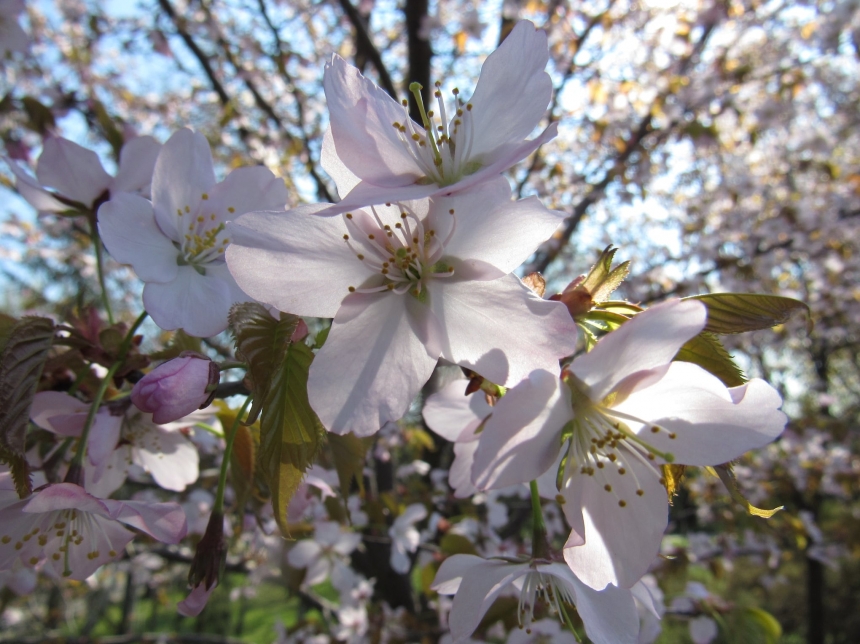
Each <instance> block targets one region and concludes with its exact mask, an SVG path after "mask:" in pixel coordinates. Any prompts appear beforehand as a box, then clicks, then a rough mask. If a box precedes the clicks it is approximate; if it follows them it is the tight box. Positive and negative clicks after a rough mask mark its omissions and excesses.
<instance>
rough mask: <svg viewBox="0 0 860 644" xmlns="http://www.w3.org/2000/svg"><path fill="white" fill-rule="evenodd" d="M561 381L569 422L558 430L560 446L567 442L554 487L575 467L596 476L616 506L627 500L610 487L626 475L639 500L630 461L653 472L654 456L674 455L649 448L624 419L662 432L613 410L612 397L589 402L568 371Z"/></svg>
mask: <svg viewBox="0 0 860 644" xmlns="http://www.w3.org/2000/svg"><path fill="white" fill-rule="evenodd" d="M563 379H564V382H565V384H567V386H568V389H569V390H570V401H571V405H572V407H573V419H571V420H570V422H568V423H567V425H565V427H564V429H563V430H562V443H565V442H567V443H568V448H567V454H566V456H564V457H563V459H562V464H561V466H560V467H559V471H558V477H557V480H556V484H557V486H558V488H559V489H561V487H562V485H563V483H564V479H565V477H566V476H570V474H569V473H571V472H572V471H573V469H572V468H574V467H578V468H579V473H580V474H584V475H586V476H592V477H596V479H597V480H598V482H599V483H602V484H603V489H604V490H606V492H608V493H610V494H612V495H613V497H614V498H615V499H616V501H617V503H618V506H619V507H622V508H623V507H626V506H627V504H628V503H629V502H630V500H631V499H629V498H624V497H623V496H622V495H621V494H620V490H618V489H615V488H613V485H612V483H613V481H614V480H616V479H615V476H616V475H618V476H626V475H628V474H629V475H630V476H631V477H632V478H633V481H634V484H635V494H636V496H638V497H641V496H643V495H644V494H645V492H644V490H643V489H642V485H640V483H639V480H638V478H637V476H636V471H635V469H634V468H633V467H631V466H630V464H631V462H633V461H639V462H641V463H644V464H645V465H647V466H648V467H649V468H650V469H654V468H655V467H656V464H655V463H654V460H655V459H656V458H657V457H660V458H662V459H663V460H664V461H666V462H667V463H671V462H672V461H673V460H674V456H673V455H672V454H671V453H669V452H662V451H660V450H658V449H657V448H655V447H654V446H652V445H650V444H649V443H648V442H647V441H645V440H644V439H643V438H642V437H641V436H639V435H638V434H636V433H635V432H634V431H633V430H631V429H630V427H629V426H628V425H627V424H626V423H625V422H624V420H629V421H634V422H637V423H641V424H642V425H644V426H648V427H650V428H651V431H652V432H654V433H656V432H660V431H666V430H665V429H663V428H662V427H659V426H657V425H654V424H653V423H648V422H646V421H643V420H641V419H638V418H633V417H631V416H627V415H626V414H624V413H622V412H619V411H617V410H615V409H613V408H612V407H611V404H612V398H613V395H612V394H610V396H609V397H608V398H607V399H606V400H604V401H602V402H599V403H598V402H595V401H593V400H592V399H591V398H590V397H589V395H588V394H587V393H585V390H586V386H585V385H584V384H583V383H582V382H581V381H580V380H579V379H578V378H577V377H576V376H574V375H573V374H572V373H570V372H565V373H564V375H563ZM669 438H675V435H674V434H672V433H669ZM566 473H567V474H566Z"/></svg>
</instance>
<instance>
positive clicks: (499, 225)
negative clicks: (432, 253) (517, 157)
mask: <svg viewBox="0 0 860 644" xmlns="http://www.w3.org/2000/svg"><path fill="white" fill-rule="evenodd" d="M510 196H511V191H510V186H509V184H508V180H507V179H505V178H504V177H499V178H498V179H496V180H492V181H487V182H485V183H481V184H479V185H477V186H475V187H473V188H470V189H469V190H461V191H459V192H457V193H456V195H455V196H453V197H447V198H446V197H442V198H439V199H438V200H437V201H436V202H434V211H436V212H441V213H444V214H443V215H442V217H445V215H447V213H448V212H449V210H452V209H453V210H454V213H455V215H454V216H455V218H456V230H455V231H454V234H453V235H452V237H451V240H450V241H449V242H448V244H447V245H446V246H445V255H446V256H448V257H456V258H457V259H459V260H460V261H461V262H462V263H463V264H466V265H467V266H468V265H471V264H474V263H476V262H478V263H484V264H489V265H491V266H494V267H495V268H497V269H498V270H499V272H498V274H497V275H496V276H495V277H499V276H501V275H506V274H508V273H510V272H511V271H513V270H514V269H516V268H517V267H518V266H519V265H520V264H522V263H523V262H524V261H526V260H527V259H528V258H529V256H531V254H532V253H533V252H534V251H535V249H536V248H537V247H538V246H539V245H540V244H541V243H542V242H544V241H546V240H547V239H549V238H550V237H551V236H552V234H553V233H554V232H555V231H556V229H557V228H558V226H559V224H560V223H561V221H562V219H563V218H564V213H560V212H557V211H554V210H548V209H546V208H545V207H544V206H543V205H542V204H541V202H540V201H539V200H538V199H537V198H535V197H532V198H530V199H523V200H522V201H511V199H510ZM448 218H449V219H450V215H448ZM525 221H527V222H528V225H527V226H524V225H523V222H525ZM439 234H442V233H441V232H440V233H439Z"/></svg>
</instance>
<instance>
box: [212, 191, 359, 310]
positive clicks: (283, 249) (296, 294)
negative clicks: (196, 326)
mask: <svg viewBox="0 0 860 644" xmlns="http://www.w3.org/2000/svg"><path fill="white" fill-rule="evenodd" d="M322 207H323V206H322V205H320V204H315V205H312V206H302V207H299V208H296V209H294V210H290V211H287V212H279V213H274V212H254V213H249V214H247V215H244V216H242V217H240V218H239V219H237V220H236V221H234V222H231V223H230V224H229V225H228V226H227V234H228V235H229V236H230V239H231V240H232V242H233V243H232V244H230V246H229V247H228V248H227V264H228V266H229V268H230V272H231V273H232V274H233V276H234V277H235V279H236V282H237V283H238V284H239V286H240V287H241V288H242V290H244V291H245V292H246V293H247V294H248V295H250V296H251V297H253V298H254V299H257V300H259V301H261V302H265V303H266V304H271V305H272V306H274V307H276V308H277V309H279V310H281V311H288V312H290V313H294V314H296V315H307V316H309V317H328V318H330V317H334V316H335V314H336V313H337V310H338V308H340V304H341V302H342V301H343V299H344V298H345V297H346V296H347V295H348V294H349V290H348V288H349V287H350V286H354V287H359V286H361V284H362V283H363V282H364V281H365V280H367V279H368V278H369V277H371V275H373V273H372V272H371V270H370V269H369V268H368V267H367V266H366V265H365V264H364V263H363V262H361V261H360V260H359V259H358V258H356V256H355V253H354V252H353V251H352V250H350V248H349V246H348V245H347V243H346V241H345V240H344V238H343V237H344V235H347V234H348V231H347V228H346V224H345V223H344V221H343V219H342V218H341V217H335V218H322V217H314V216H312V215H313V214H314V213H316V212H318V211H319V210H320V209H321V208H322Z"/></svg>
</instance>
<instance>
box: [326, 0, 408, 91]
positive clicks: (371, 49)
mask: <svg viewBox="0 0 860 644" xmlns="http://www.w3.org/2000/svg"><path fill="white" fill-rule="evenodd" d="M339 2H340V6H341V8H342V9H343V12H344V13H345V14H346V17H347V18H349V22H350V23H351V24H352V27H353V29H355V40H356V43H357V45H358V48H359V49H361V50H362V51H363V52H364V53H365V54H367V56H368V58H370V62H371V63H373V66H374V68H375V69H376V73H377V74H379V85H380V87H382V89H384V90H385V91H386V92H388V95H389V96H391V98H393V99H394V100H395V101H396V100H397V90H395V89H394V83H393V82H391V76H390V75H389V74H388V69H387V68H386V67H385V63H383V62H382V56H380V55H379V50H378V49H377V48H376V45H374V44H373V41H372V40H371V39H370V35H369V34H368V33H367V28H366V27H365V26H364V21H363V20H362V17H361V14H360V13H359V12H358V9H356V8H355V7H354V6H353V4H352V3H351V2H350V1H349V0H339Z"/></svg>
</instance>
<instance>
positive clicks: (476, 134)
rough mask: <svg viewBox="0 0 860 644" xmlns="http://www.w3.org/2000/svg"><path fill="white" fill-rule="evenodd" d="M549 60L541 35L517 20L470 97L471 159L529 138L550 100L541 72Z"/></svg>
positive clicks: (549, 83) (546, 79)
mask: <svg viewBox="0 0 860 644" xmlns="http://www.w3.org/2000/svg"><path fill="white" fill-rule="evenodd" d="M548 59H549V50H548V49H547V38H546V33H545V32H544V31H543V30H542V29H536V28H535V26H534V25H533V24H532V23H530V22H528V21H526V20H521V21H520V22H518V23H517V24H516V25H515V26H514V28H513V29H512V30H511V32H510V33H509V34H508V36H507V38H505V40H504V42H503V43H502V44H501V45H500V46H499V48H498V49H497V50H496V51H494V52H493V53H492V54H490V56H489V57H488V58H487V60H486V61H485V62H484V65H483V67H482V68H481V76H480V78H479V79H478V85H477V86H476V87H475V93H474V94H473V95H472V98H471V99H469V103H471V104H472V112H473V114H474V120H473V121H472V127H473V132H472V135H473V143H472V155H473V156H475V157H478V156H481V155H483V154H486V153H488V152H492V150H493V149H494V148H495V147H497V146H498V143H499V142H505V141H519V140H522V139H524V138H525V137H527V136H528V135H529V134H531V132H532V130H534V128H535V126H536V125H537V123H538V121H540V119H541V117H542V116H543V114H544V112H545V111H546V108H547V105H549V100H550V98H551V96H552V80H551V79H550V77H549V74H547V73H546V72H545V71H544V69H545V67H546V64H547V61H548Z"/></svg>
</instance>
